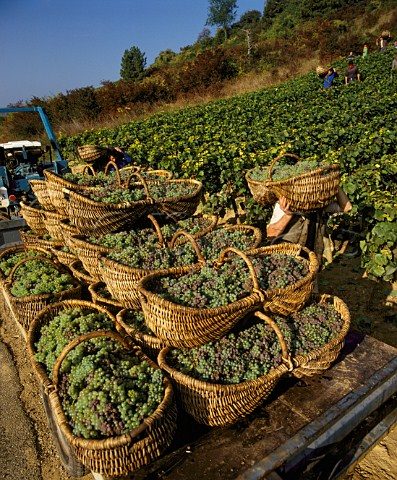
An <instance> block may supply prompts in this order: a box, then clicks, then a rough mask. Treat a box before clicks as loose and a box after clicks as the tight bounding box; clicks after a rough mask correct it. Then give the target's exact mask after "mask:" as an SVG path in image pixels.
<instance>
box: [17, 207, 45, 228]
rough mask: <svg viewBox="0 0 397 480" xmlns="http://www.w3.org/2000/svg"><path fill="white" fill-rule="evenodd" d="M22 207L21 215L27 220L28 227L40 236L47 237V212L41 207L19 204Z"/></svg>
mask: <svg viewBox="0 0 397 480" xmlns="http://www.w3.org/2000/svg"><path fill="white" fill-rule="evenodd" d="M19 205H20V207H21V215H22V217H23V218H24V219H25V220H26V223H27V224H28V226H29V227H30V228H31V229H32V230H34V231H35V232H36V233H37V234H38V235H45V234H47V233H48V230H47V228H46V224H45V213H46V212H45V210H44V209H43V207H42V206H41V204H40V205H37V206H30V205H27V204H26V203H24V202H20V203H19Z"/></svg>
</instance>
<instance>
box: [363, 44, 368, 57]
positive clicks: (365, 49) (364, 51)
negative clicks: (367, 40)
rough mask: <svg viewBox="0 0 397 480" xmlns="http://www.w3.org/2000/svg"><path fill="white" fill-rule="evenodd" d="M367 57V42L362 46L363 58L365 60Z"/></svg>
mask: <svg viewBox="0 0 397 480" xmlns="http://www.w3.org/2000/svg"><path fill="white" fill-rule="evenodd" d="M367 57H368V44H365V45H364V47H363V59H364V60H365V59H366V58H367Z"/></svg>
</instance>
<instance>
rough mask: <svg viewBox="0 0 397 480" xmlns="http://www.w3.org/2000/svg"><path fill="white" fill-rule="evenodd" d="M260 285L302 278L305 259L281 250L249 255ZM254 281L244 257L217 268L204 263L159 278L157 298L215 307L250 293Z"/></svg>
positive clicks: (278, 285)
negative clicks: (192, 268)
mask: <svg viewBox="0 0 397 480" xmlns="http://www.w3.org/2000/svg"><path fill="white" fill-rule="evenodd" d="M251 261H252V265H253V267H254V270H255V273H256V276H257V279H258V282H259V286H260V287H261V288H262V289H263V290H268V289H273V288H285V287H287V286H289V285H292V284H294V283H296V282H297V281H299V280H300V279H302V278H304V277H305V276H306V275H307V273H308V265H307V262H306V261H305V260H304V259H303V258H300V257H295V256H294V255H289V254H284V253H272V254H267V255H266V254H262V255H258V256H255V257H253V258H251ZM252 289H253V282H252V278H251V274H250V272H249V270H248V267H247V265H246V263H245V262H244V260H242V259H241V258H233V259H232V260H231V261H229V262H225V263H224V264H223V265H222V266H221V267H220V268H218V269H214V268H213V267H210V266H208V265H205V266H204V267H202V268H201V269H200V270H198V271H197V270H193V271H190V272H189V273H187V274H185V275H181V276H179V277H177V278H176V277H172V276H169V277H168V276H166V277H162V278H161V279H160V281H159V282H158V284H157V285H156V286H155V293H157V294H158V295H159V296H160V297H162V298H164V299H166V300H168V301H170V302H173V303H177V304H179V305H183V306H190V307H194V308H214V307H219V306H223V305H228V304H230V303H232V302H235V301H237V300H239V299H241V298H244V297H247V296H248V295H250V294H251V293H252Z"/></svg>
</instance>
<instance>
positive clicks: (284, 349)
mask: <svg viewBox="0 0 397 480" xmlns="http://www.w3.org/2000/svg"><path fill="white" fill-rule="evenodd" d="M254 315H255V316H256V317H258V318H260V319H261V320H264V321H265V322H267V323H268V324H269V325H270V326H271V327H272V329H273V330H274V331H275V333H276V335H277V337H278V339H279V341H280V344H281V351H282V359H283V362H284V363H285V364H286V365H287V367H288V370H289V371H290V372H291V371H292V370H293V369H294V365H293V363H292V360H291V355H290V354H289V352H288V348H287V344H286V342H285V339H284V335H283V334H282V332H281V330H280V328H279V327H278V325H277V323H276V322H275V321H274V320H272V319H271V318H270V317H268V316H267V315H265V314H264V313H263V312H259V311H258V312H255V313H254Z"/></svg>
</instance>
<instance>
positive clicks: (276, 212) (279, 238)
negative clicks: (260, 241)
mask: <svg viewBox="0 0 397 480" xmlns="http://www.w3.org/2000/svg"><path fill="white" fill-rule="evenodd" d="M290 207H291V204H290V203H289V202H288V200H287V199H286V198H285V197H283V196H280V198H279V200H278V202H277V203H276V204H275V206H274V209H273V215H272V218H271V219H270V222H269V224H268V225H267V228H266V234H267V238H268V239H269V240H270V242H271V244H277V243H283V242H289V243H298V244H299V245H302V246H304V247H306V248H308V249H309V250H311V251H313V252H314V253H315V254H316V255H317V258H318V261H319V263H320V265H321V260H322V257H323V253H324V236H325V228H326V225H327V221H328V218H329V216H330V215H331V214H334V213H342V212H343V213H347V212H350V210H351V209H352V204H351V203H350V200H349V198H348V197H347V195H346V193H345V192H344V191H343V190H342V188H340V187H339V188H338V192H337V195H336V201H335V202H332V203H330V204H329V205H327V206H326V207H324V208H322V209H318V210H315V211H313V212H303V213H301V212H292V211H291V210H290Z"/></svg>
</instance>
